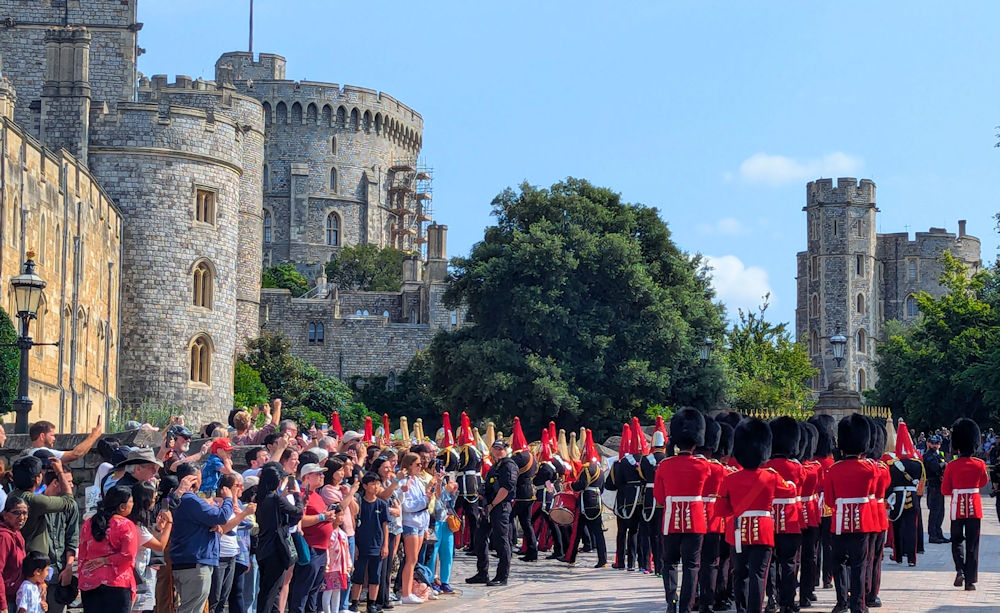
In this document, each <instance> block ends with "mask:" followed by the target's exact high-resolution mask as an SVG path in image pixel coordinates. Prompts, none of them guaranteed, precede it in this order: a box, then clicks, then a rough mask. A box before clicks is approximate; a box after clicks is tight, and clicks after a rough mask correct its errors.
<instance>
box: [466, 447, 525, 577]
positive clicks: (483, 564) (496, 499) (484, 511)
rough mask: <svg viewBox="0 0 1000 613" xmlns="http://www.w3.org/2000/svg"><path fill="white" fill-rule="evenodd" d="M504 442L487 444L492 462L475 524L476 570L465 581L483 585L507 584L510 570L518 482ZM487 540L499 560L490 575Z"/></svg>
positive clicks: (484, 484) (515, 465)
mask: <svg viewBox="0 0 1000 613" xmlns="http://www.w3.org/2000/svg"><path fill="white" fill-rule="evenodd" d="M507 453H508V448H507V442H506V441H504V440H503V439H497V440H496V441H494V442H493V446H492V447H491V448H490V455H492V456H493V466H492V468H490V472H488V473H486V479H485V480H484V482H483V489H482V492H481V495H480V497H479V503H480V505H481V507H480V508H481V515H480V516H479V518H478V522H477V525H476V534H475V537H474V540H473V545H474V546H475V549H476V574H475V575H473V576H471V577H469V578H468V579H466V580H465V582H466V583H485V584H486V585H490V586H494V585H507V576H508V574H509V573H510V554H511V547H510V510H511V504H510V503H511V501H512V500H513V499H514V488H515V487H516V485H517V464H515V463H514V460H512V459H511V458H509V457H507ZM487 540H488V541H489V543H490V544H491V545H492V546H493V548H494V549H495V550H496V552H497V554H498V556H499V558H500V560H499V562H498V563H497V574H496V576H495V577H493V579H490V578H489V553H488V547H487Z"/></svg>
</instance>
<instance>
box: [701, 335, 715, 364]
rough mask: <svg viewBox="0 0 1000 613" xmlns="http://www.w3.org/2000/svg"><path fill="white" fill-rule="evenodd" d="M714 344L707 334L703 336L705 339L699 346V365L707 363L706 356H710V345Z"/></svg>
mask: <svg viewBox="0 0 1000 613" xmlns="http://www.w3.org/2000/svg"><path fill="white" fill-rule="evenodd" d="M714 344H715V343H713V342H712V339H711V338H708V337H707V336H706V337H705V341H704V342H703V343H702V344H701V347H700V348H699V352H700V354H701V365H702V366H704V365H705V364H708V358H710V357H712V345H714Z"/></svg>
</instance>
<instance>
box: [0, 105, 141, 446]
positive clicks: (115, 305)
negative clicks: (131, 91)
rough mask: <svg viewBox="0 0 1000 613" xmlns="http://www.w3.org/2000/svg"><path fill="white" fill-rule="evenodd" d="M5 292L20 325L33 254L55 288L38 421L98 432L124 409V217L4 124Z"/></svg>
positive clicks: (63, 160) (1, 237)
mask: <svg viewBox="0 0 1000 613" xmlns="http://www.w3.org/2000/svg"><path fill="white" fill-rule="evenodd" d="M2 145H3V146H2V149H0V156H2V164H0V183H2V189H0V288H3V292H2V297H3V308H4V309H5V310H6V311H7V312H8V313H9V314H10V315H11V318H12V319H13V321H14V325H15V326H17V325H18V322H17V319H15V318H14V317H13V316H14V314H15V312H16V307H15V305H14V296H13V291H11V289H10V279H11V277H13V276H15V275H18V274H20V272H21V265H22V263H23V262H24V260H25V254H26V253H27V252H28V251H31V250H33V251H35V252H36V256H35V262H36V264H37V269H36V270H37V273H38V274H39V275H40V276H41V277H42V278H43V279H45V281H46V282H47V286H46V288H45V292H44V294H43V300H44V301H43V303H42V305H41V307H40V308H39V312H38V318H37V319H36V320H35V321H33V322H32V323H31V328H30V334H31V336H32V337H33V338H34V340H35V341H36V342H40V343H53V342H57V341H60V344H59V346H58V347H53V346H46V347H36V348H35V349H32V351H31V354H30V358H29V364H28V368H29V373H30V374H31V382H30V386H29V397H30V398H31V399H32V400H33V402H34V404H33V407H32V412H31V419H32V420H38V419H44V420H47V421H51V422H52V423H54V424H55V425H56V427H57V428H58V429H59V431H61V432H66V431H82V430H89V428H90V427H91V426H93V424H94V423H95V422H96V420H97V416H98V415H103V414H104V413H105V411H106V410H107V409H109V408H113V407H115V406H117V404H118V400H117V389H118V381H117V373H118V352H119V348H120V347H119V341H120V339H119V309H120V307H121V304H120V300H119V296H120V291H121V289H120V280H121V279H120V276H121V271H122V263H121V247H122V215H121V213H120V212H119V210H118V208H117V207H116V206H115V204H114V202H113V201H112V198H111V197H110V196H109V195H108V194H106V193H105V192H104V191H103V190H102V189H101V187H100V185H99V184H98V182H97V181H96V180H95V179H94V178H93V177H92V176H91V174H90V173H89V172H88V171H87V169H86V167H85V166H84V165H82V164H80V163H79V162H78V161H77V160H76V159H74V158H72V157H70V156H69V155H68V154H66V153H65V152H64V151H51V150H49V149H45V148H43V147H42V146H41V145H40V144H39V143H38V142H37V141H36V140H35V139H34V138H32V137H30V136H28V135H26V134H25V133H24V132H23V131H22V129H21V128H20V127H18V126H17V125H15V124H14V123H13V122H11V121H10V120H8V119H3V120H2Z"/></svg>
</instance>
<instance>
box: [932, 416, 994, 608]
mask: <svg viewBox="0 0 1000 613" xmlns="http://www.w3.org/2000/svg"><path fill="white" fill-rule="evenodd" d="M979 440H980V432H979V426H978V425H977V424H976V422H974V421H972V420H971V419H968V418H966V417H963V418H961V419H959V420H958V421H956V422H955V423H954V425H952V427H951V446H952V448H953V449H954V450H955V451H956V452H957V453H958V456H959V457H958V458H956V459H955V460H952V461H951V462H949V463H948V465H947V466H945V468H944V477H943V478H942V479H941V493H942V494H944V495H945V496H951V555H952V558H954V560H955V587H960V586H961V585H962V583H963V582H964V583H965V589H966V590H974V589H976V581H978V579H979V531H980V527H981V524H982V521H983V501H982V499H981V498H980V495H979V490H980V488H982V487H983V486H984V485H986V484H987V483H988V482H989V476H988V475H987V473H986V462H983V461H982V460H980V459H979V458H974V457H972V454H973V453H974V452H975V451H976V448H977V447H979ZM963 545H964V548H963Z"/></svg>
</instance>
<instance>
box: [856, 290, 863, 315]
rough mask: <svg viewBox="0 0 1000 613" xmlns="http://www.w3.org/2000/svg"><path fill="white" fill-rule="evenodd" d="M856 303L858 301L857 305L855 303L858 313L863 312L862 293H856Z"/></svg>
mask: <svg viewBox="0 0 1000 613" xmlns="http://www.w3.org/2000/svg"><path fill="white" fill-rule="evenodd" d="M857 303H858V305H857V306H858V313H864V312H865V296H864V294H858V300H857Z"/></svg>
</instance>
